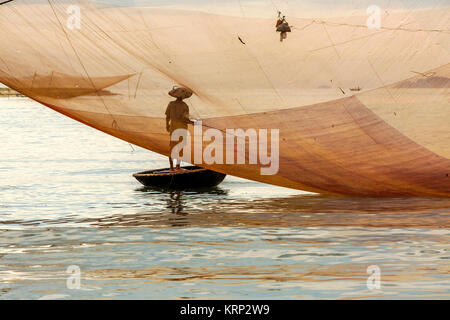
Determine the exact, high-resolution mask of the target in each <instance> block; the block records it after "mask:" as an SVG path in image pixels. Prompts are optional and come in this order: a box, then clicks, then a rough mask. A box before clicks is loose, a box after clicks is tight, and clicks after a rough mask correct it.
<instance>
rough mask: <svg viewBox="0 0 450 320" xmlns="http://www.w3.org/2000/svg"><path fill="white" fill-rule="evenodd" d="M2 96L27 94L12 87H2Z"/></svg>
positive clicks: (0, 91) (0, 89) (0, 93)
mask: <svg viewBox="0 0 450 320" xmlns="http://www.w3.org/2000/svg"><path fill="white" fill-rule="evenodd" d="M0 97H25V96H24V95H23V94H21V93H19V92H17V91H15V90H13V89H10V88H0Z"/></svg>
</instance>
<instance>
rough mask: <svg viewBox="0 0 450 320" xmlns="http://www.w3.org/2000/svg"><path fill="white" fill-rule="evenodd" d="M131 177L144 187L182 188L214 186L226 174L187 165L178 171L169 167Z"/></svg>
mask: <svg viewBox="0 0 450 320" xmlns="http://www.w3.org/2000/svg"><path fill="white" fill-rule="evenodd" d="M133 177H135V178H136V179H137V180H138V181H139V182H140V183H142V184H143V185H144V186H146V187H155V188H163V189H173V190H180V189H181V190H183V189H201V188H211V187H215V186H217V185H219V184H220V183H222V181H223V180H224V179H225V177H226V174H223V173H219V172H215V171H211V170H208V169H204V168H201V167H197V166H189V167H183V168H182V170H179V171H170V170H169V169H159V170H150V171H144V172H140V173H136V174H134V175H133Z"/></svg>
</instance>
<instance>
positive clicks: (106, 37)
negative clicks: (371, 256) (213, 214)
mask: <svg viewBox="0 0 450 320" xmlns="http://www.w3.org/2000/svg"><path fill="white" fill-rule="evenodd" d="M385 2H386V3H383V5H382V6H380V7H381V8H382V10H381V11H380V18H381V25H380V28H378V29H370V28H368V27H367V19H368V15H367V13H366V8H367V7H368V6H369V5H370V3H369V2H368V1H344V2H340V4H339V5H335V6H334V7H332V9H333V10H329V11H332V12H327V13H326V14H324V11H323V8H325V5H326V8H329V7H330V6H331V5H330V4H329V3H328V2H326V1H318V2H317V1H315V2H313V1H294V2H290V4H287V2H284V1H256V2H255V1H214V2H210V1H199V0H197V1H194V0H192V1H191V0H189V1H134V2H130V1H81V0H80V1H65V0H64V1H53V0H49V1H44V0H14V1H10V2H7V3H4V4H2V5H0V30H2V31H1V34H0V39H1V46H0V82H2V83H4V84H6V85H7V86H9V87H11V88H13V89H15V90H17V91H19V92H21V93H23V94H25V95H27V96H29V97H31V98H33V99H34V100H36V101H38V102H40V103H42V104H44V105H46V106H48V107H50V108H52V109H54V110H56V111H58V112H60V113H63V114H65V115H67V116H69V117H72V118H74V119H76V120H77V121H80V122H83V123H85V124H87V125H90V126H92V127H94V128H97V129H99V130H102V131H104V132H106V133H108V134H111V135H113V136H116V137H118V138H120V139H123V140H126V141H128V142H131V143H134V144H136V145H139V146H141V147H144V148H147V149H149V150H152V151H155V152H158V153H161V154H164V155H168V154H169V136H168V134H167V132H166V125H165V114H164V113H165V110H166V107H167V104H168V102H169V101H171V97H169V96H168V94H167V93H168V91H170V90H171V88H172V87H173V86H181V87H186V88H189V89H190V90H192V92H194V95H193V96H192V97H191V98H190V99H188V100H186V102H187V103H188V104H189V106H190V112H191V114H192V117H194V118H196V119H200V120H203V123H204V124H205V129H207V128H218V129H220V130H225V129H227V128H242V129H248V128H256V129H262V128H265V129H271V128H273V129H279V130H280V170H279V172H278V174H277V175H274V176H261V175H260V170H259V169H260V167H261V166H262V164H261V163H258V164H257V165H249V164H245V165H218V164H212V165H205V167H209V168H211V169H214V170H218V171H222V172H225V173H229V174H233V175H237V176H241V177H244V178H249V179H253V180H258V181H263V182H267V183H273V184H277V185H282V186H287V187H292V188H298V189H304V190H309V191H318V192H331V193H344V194H376V195H378V194H379V195H384V194H386V195H391V194H420V195H449V194H450V182H449V181H450V180H449V179H448V178H447V176H446V175H447V173H448V172H446V171H448V168H449V164H450V163H449V159H450V130H448V123H449V121H450V111H449V108H448V107H449V77H450V67H449V63H450V54H449V52H450V51H449V49H450V41H449V40H450V39H449V38H450V30H449V29H450V26H449V21H450V9H449V6H448V1H431V2H430V1H412V2H411V1H408V2H402V1H397V2H396V1H385ZM321 5H322V7H321ZM77 10H78V11H79V13H80V21H79V22H80V24H79V28H78V26H77V24H76V23H77V20H76V19H75V18H76V17H75V16H76V14H77V12H78V11H77ZM279 10H281V11H282V12H283V14H285V15H286V17H287V21H288V22H289V25H291V26H292V32H291V33H289V34H288V36H287V39H286V40H284V41H283V42H280V41H279V33H277V32H276V28H275V22H276V19H277V13H278V11H279ZM74 17H75V18H74ZM286 115H289V117H288V118H286ZM374 128H376V130H374ZM431 168H433V170H431ZM412 175H415V176H414V177H413V176H412ZM355 178H356V180H355Z"/></svg>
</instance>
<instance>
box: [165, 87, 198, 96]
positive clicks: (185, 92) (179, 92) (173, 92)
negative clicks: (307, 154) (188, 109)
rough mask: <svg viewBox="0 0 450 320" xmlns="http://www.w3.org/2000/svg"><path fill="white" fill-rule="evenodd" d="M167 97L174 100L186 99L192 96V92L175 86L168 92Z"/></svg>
mask: <svg viewBox="0 0 450 320" xmlns="http://www.w3.org/2000/svg"><path fill="white" fill-rule="evenodd" d="M169 95H170V96H172V97H174V98H181V99H187V98H190V97H191V96H192V91H191V90H189V89H187V88H182V87H176V86H175V87H173V89H172V90H170V92H169Z"/></svg>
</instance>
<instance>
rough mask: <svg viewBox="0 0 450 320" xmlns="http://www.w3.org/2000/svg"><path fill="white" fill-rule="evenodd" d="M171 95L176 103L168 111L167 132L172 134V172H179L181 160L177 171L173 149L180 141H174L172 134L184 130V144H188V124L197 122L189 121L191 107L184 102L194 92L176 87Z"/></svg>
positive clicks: (168, 107) (172, 103)
mask: <svg viewBox="0 0 450 320" xmlns="http://www.w3.org/2000/svg"><path fill="white" fill-rule="evenodd" d="M169 95H171V96H172V97H175V98H176V100H175V101H171V102H170V103H169V105H168V106H167V110H166V130H167V132H169V133H170V137H171V139H170V156H169V162H170V171H175V170H176V171H178V170H182V169H181V159H175V160H177V164H176V169H174V166H173V160H174V159H172V149H173V148H174V147H175V146H176V145H178V144H179V143H180V142H179V141H172V134H173V132H174V131H175V130H177V129H182V132H183V134H182V138H183V141H182V143H183V144H185V143H186V139H187V132H188V131H187V130H188V124H194V123H195V122H194V121H192V120H190V119H189V106H188V105H187V104H186V103H185V102H184V101H183V99H187V98H189V97H191V96H192V91H190V90H189V89H186V88H178V87H174V88H173V89H172V91H170V92H169Z"/></svg>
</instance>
